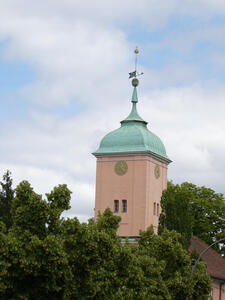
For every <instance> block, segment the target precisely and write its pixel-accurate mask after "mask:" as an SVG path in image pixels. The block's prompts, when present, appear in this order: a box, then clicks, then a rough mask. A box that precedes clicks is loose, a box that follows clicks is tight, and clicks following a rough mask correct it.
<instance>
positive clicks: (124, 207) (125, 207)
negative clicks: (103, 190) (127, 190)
mask: <svg viewBox="0 0 225 300" xmlns="http://www.w3.org/2000/svg"><path fill="white" fill-rule="evenodd" d="M122 205H123V207H122V212H127V200H122Z"/></svg>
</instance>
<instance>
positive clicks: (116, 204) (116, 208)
mask: <svg viewBox="0 0 225 300" xmlns="http://www.w3.org/2000/svg"><path fill="white" fill-rule="evenodd" d="M114 212H115V213H118V212H119V200H114Z"/></svg>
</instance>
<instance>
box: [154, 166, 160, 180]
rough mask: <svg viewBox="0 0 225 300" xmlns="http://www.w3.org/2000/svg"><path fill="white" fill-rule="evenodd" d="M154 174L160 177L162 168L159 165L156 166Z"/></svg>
mask: <svg viewBox="0 0 225 300" xmlns="http://www.w3.org/2000/svg"><path fill="white" fill-rule="evenodd" d="M154 174H155V178H156V179H158V178H159V177H160V168H159V166H158V165H156V166H155V170H154Z"/></svg>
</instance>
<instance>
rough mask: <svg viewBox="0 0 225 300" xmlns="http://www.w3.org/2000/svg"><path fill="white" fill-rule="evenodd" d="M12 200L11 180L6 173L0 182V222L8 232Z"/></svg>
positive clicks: (10, 222)
mask: <svg viewBox="0 0 225 300" xmlns="http://www.w3.org/2000/svg"><path fill="white" fill-rule="evenodd" d="M13 198H14V190H13V188H12V178H11V173H10V171H6V172H5V174H4V175H3V180H2V181H1V182H0V221H2V222H3V223H4V224H5V226H6V229H7V230H8V229H9V228H10V227H11V226H12V218H11V212H10V210H11V205H12V200H13Z"/></svg>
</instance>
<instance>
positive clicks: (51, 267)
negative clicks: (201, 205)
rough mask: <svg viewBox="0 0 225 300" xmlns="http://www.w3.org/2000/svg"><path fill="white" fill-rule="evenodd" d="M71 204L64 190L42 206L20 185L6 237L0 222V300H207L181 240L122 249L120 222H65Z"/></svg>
mask: <svg viewBox="0 0 225 300" xmlns="http://www.w3.org/2000/svg"><path fill="white" fill-rule="evenodd" d="M70 196H71V192H70V191H69V190H68V188H67V186H66V185H59V186H57V187H56V188H54V189H53V191H52V192H50V193H49V194H47V195H46V199H43V197H42V196H41V195H38V194H36V193H35V192H34V191H33V189H32V187H31V186H30V184H29V183H28V182H27V181H23V182H21V183H20V184H19V185H18V187H17V188H16V194H15V197H14V199H13V202H12V207H11V215H12V226H11V229H10V230H9V231H8V233H7V231H6V226H5V224H4V223H3V222H0V299H3V300H6V299H7V300H8V299H12V300H17V299H23V300H31V299H32V300H33V299H34V300H36V299H38V300H42V299H50V300H60V299H62V300H70V299H71V300H76V299H77V300H88V299H90V300H100V299H101V300H108V299H112V300H148V299H149V300H154V299H157V300H158V299H159V300H160V299H161V300H164V299H165V300H169V299H171V300H172V299H175V300H176V299H185V300H194V299H196V300H197V299H202V300H205V299H208V298H207V295H208V292H209V289H210V284H209V280H210V279H209V276H208V275H207V274H206V268H205V265H204V263H200V264H199V266H198V267H197V270H196V273H195V275H194V277H193V279H192V281H191V282H190V280H189V278H190V272H191V261H190V258H189V256H188V255H187V252H186V250H185V249H184V248H183V246H182V244H181V243H180V240H181V236H180V235H179V234H177V233H175V232H164V233H163V234H162V235H161V236H157V235H155V234H154V232H153V229H152V228H149V229H148V230H147V231H146V232H142V233H141V237H140V240H139V242H138V244H136V245H132V244H130V243H128V242H126V243H125V244H122V243H121V240H120V238H119V237H118V236H117V234H116V232H117V229H118V226H119V222H120V218H119V217H117V216H114V215H113V214H112V212H111V211H110V210H109V209H107V210H106V211H105V212H104V213H103V214H102V215H100V214H99V216H98V220H97V222H94V221H93V220H92V219H91V220H89V222H88V223H80V222H79V221H78V219H76V218H73V219H63V218H62V217H61V213H62V212H63V210H66V209H69V207H70V205H69V202H70ZM182 289H183V293H182ZM196 295H198V297H197V296H196ZM181 296H182V298H179V297H181Z"/></svg>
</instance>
